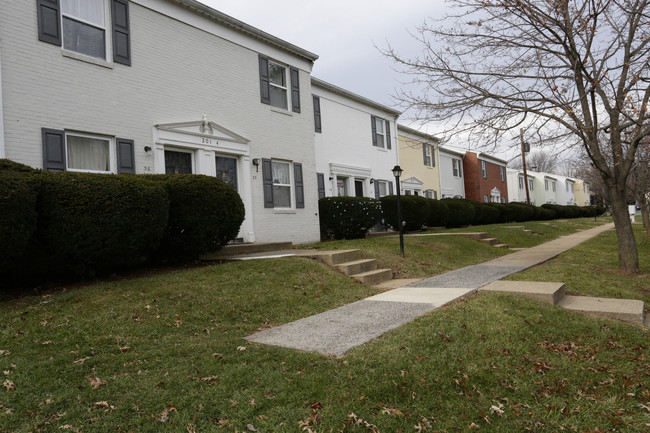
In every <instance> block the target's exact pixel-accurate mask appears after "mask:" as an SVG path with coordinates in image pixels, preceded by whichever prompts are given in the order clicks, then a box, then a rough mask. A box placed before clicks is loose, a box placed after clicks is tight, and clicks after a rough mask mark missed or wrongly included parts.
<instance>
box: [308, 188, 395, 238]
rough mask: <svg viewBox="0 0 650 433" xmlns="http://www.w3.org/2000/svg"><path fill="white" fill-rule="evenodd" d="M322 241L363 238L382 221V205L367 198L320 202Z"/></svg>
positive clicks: (330, 199) (332, 198)
mask: <svg viewBox="0 0 650 433" xmlns="http://www.w3.org/2000/svg"><path fill="white" fill-rule="evenodd" d="M318 215H319V220H320V233H321V239H355V238H362V237H364V236H365V234H366V233H367V232H368V230H370V229H371V228H372V227H373V226H375V225H376V224H377V223H379V222H380V221H381V216H382V213H381V203H380V202H379V201H377V200H375V199H372V198H367V197H325V198H321V199H320V200H318Z"/></svg>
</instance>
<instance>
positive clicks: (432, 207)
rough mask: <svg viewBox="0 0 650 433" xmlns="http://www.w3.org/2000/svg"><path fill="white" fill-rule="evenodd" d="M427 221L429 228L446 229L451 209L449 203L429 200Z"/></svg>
mask: <svg viewBox="0 0 650 433" xmlns="http://www.w3.org/2000/svg"><path fill="white" fill-rule="evenodd" d="M427 206H428V211H427V219H426V225H427V226H428V227H444V225H445V220H446V219H447V214H448V213H449V208H448V207H447V203H445V202H444V201H442V200H434V199H431V198H430V199H427Z"/></svg>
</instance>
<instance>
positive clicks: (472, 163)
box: [463, 152, 508, 202]
mask: <svg viewBox="0 0 650 433" xmlns="http://www.w3.org/2000/svg"><path fill="white" fill-rule="evenodd" d="M481 161H484V162H485V163H486V164H487V177H486V178H484V177H483V176H482V173H481ZM463 169H464V170H465V196H466V197H467V198H468V199H471V200H475V201H479V202H483V195H487V196H488V200H491V195H492V190H493V189H494V188H497V189H498V190H499V191H500V192H501V197H505V200H506V202H508V185H507V176H506V173H505V166H504V173H503V174H504V177H503V181H501V176H500V171H499V165H498V164H495V163H493V162H490V161H487V160H481V159H479V157H478V155H477V154H476V153H474V152H467V153H466V154H465V157H464V158H463Z"/></svg>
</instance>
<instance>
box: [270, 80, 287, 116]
mask: <svg viewBox="0 0 650 433" xmlns="http://www.w3.org/2000/svg"><path fill="white" fill-rule="evenodd" d="M269 90H270V95H271V105H272V106H273V107H277V108H283V109H285V110H286V109H287V108H288V107H289V105H288V103H287V90H286V89H281V88H279V87H274V86H269Z"/></svg>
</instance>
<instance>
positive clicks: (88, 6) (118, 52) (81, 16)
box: [37, 0, 131, 65]
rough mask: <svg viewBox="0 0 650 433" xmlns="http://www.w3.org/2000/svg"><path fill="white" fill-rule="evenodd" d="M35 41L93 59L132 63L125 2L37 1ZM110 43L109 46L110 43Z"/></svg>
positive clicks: (103, 0)
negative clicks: (111, 57)
mask: <svg viewBox="0 0 650 433" xmlns="http://www.w3.org/2000/svg"><path fill="white" fill-rule="evenodd" d="M37 8H38V39H39V40H41V41H43V42H48V43H50V44H54V45H58V46H62V47H63V49H64V50H66V51H68V52H74V53H78V54H81V55H83V56H88V57H92V58H95V59H101V60H108V58H109V54H110V51H111V50H110V49H109V47H112V53H113V61H114V62H116V63H122V64H125V65H130V64H131V46H130V31H129V2H128V0H61V1H60V2H58V1H51V0H37ZM111 42H112V44H111Z"/></svg>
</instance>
